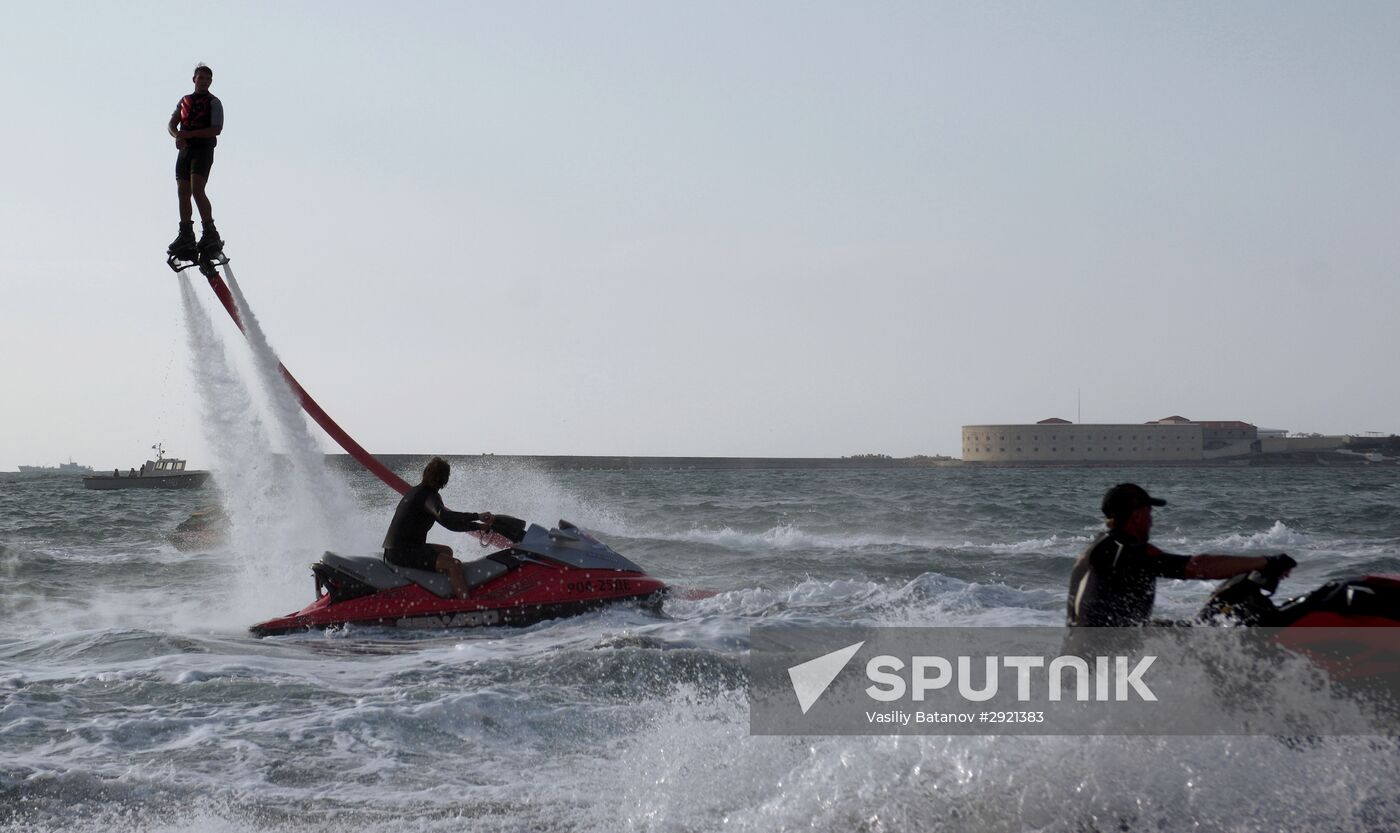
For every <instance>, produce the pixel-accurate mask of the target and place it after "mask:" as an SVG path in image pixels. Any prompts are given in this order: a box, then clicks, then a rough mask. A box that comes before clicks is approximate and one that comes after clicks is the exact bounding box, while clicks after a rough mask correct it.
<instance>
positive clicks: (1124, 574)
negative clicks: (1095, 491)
mask: <svg viewBox="0 0 1400 833" xmlns="http://www.w3.org/2000/svg"><path fill="white" fill-rule="evenodd" d="M1190 560H1191V557H1190V556H1187V555H1172V554H1170V553H1165V552H1162V551H1161V550H1159V549H1157V548H1156V547H1154V546H1152V545H1151V544H1148V543H1146V542H1144V541H1139V540H1137V539H1135V538H1133V537H1132V536H1129V535H1127V534H1125V533H1122V532H1119V531H1117V530H1109V531H1108V532H1105V533H1104V534H1102V535H1100V536H1099V537H1098V538H1097V539H1095V540H1094V543H1092V544H1090V545H1089V548H1088V549H1087V550H1085V551H1084V554H1083V555H1081V556H1079V560H1078V561H1076V562H1074V569H1073V570H1072V571H1071V572H1070V575H1069V600H1068V605H1067V609H1066V613H1065V624H1067V625H1071V626H1075V625H1077V626H1081V627H1091V628H1115V627H1129V626H1133V625H1145V624H1147V623H1148V622H1149V621H1151V619H1152V602H1153V601H1154V600H1155V599H1156V598H1157V579H1159V578H1186V564H1187V562H1189V561H1190Z"/></svg>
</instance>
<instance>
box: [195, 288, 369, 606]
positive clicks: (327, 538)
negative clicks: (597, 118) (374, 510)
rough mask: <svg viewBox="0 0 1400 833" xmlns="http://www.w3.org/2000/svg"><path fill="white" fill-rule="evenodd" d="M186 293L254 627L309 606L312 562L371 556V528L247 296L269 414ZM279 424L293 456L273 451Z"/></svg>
mask: <svg viewBox="0 0 1400 833" xmlns="http://www.w3.org/2000/svg"><path fill="white" fill-rule="evenodd" d="M230 284H232V279H231V278H230ZM233 286H235V287H236V284H233ZM235 292H236V290H235ZM180 293H181V302H182V305H183V309H184V317H185V325H186V331H187V339H188V343H189V348H190V352H191V354H192V356H193V370H194V374H195V381H196V388H197V390H198V391H199V394H200V402H201V410H202V416H203V425H204V430H205V439H206V441H207V442H208V443H209V447H210V448H211V449H212V451H213V454H214V458H215V464H216V471H215V482H216V483H217V485H218V487H219V490H220V492H221V494H222V496H223V501H224V508H225V511H226V512H227V514H228V517H229V521H230V546H231V549H232V554H233V555H234V556H235V557H234V558H233V559H231V565H232V566H233V568H234V569H235V571H236V573H237V580H236V581H235V582H234V585H233V587H232V588H231V592H230V593H229V597H228V603H229V604H230V605H231V606H232V609H231V610H230V611H229V615H230V616H235V617H237V618H238V619H239V620H242V621H244V622H245V623H246V621H248V620H250V617H253V616H256V615H259V614H262V613H268V614H272V613H280V612H285V611H286V610H290V609H295V608H296V607H300V606H301V605H302V604H303V603H304V602H305V601H306V599H305V595H306V594H305V585H306V573H305V568H306V564H307V562H309V561H311V560H312V559H314V558H315V557H316V556H318V555H319V554H320V553H321V552H323V551H325V550H326V549H334V548H342V549H350V550H353V549H356V548H358V549H365V548H366V545H365V544H364V543H363V538H364V534H363V533H361V534H359V535H358V536H357V533H356V530H360V529H362V528H365V527H366V523H365V519H363V518H361V517H360V513H359V512H358V511H357V510H356V509H355V507H354V503H353V501H352V500H351V498H350V497H349V495H348V493H347V491H346V489H345V487H344V486H343V484H340V483H339V482H337V481H336V480H335V479H334V478H333V477H332V476H331V474H330V473H329V472H328V471H327V470H326V468H325V464H324V462H323V458H322V456H321V454H320V451H319V449H317V448H316V444H315V440H314V439H313V438H312V437H311V436H310V434H309V432H308V431H307V429H306V425H305V422H304V421H303V420H302V418H301V415H300V413H299V412H297V411H296V410H295V408H296V403H295V402H293V401H292V400H291V395H290V393H289V392H288V391H287V390H286V386H285V385H284V384H283V383H282V380H281V377H280V376H278V375H277V373H276V367H277V358H276V356H275V355H274V354H272V352H271V348H270V347H268V346H267V342H266V339H265V338H263V337H262V335H261V330H259V329H257V325H256V319H254V318H253V316H252V314H251V313H250V312H248V311H247V308H246V304H245V303H244V302H243V300H242V296H241V295H236V296H235V297H236V298H238V300H239V304H240V307H241V310H242V313H241V314H242V315H243V320H244V322H245V323H246V324H247V325H248V326H249V332H250V334H251V333H253V332H256V333H258V337H259V341H258V342H257V344H258V345H259V346H258V347H257V348H256V349H255V362H254V363H255V365H256V366H257V367H258V368H259V376H260V381H261V382H262V384H263V386H264V387H265V388H266V394H267V400H268V402H269V403H271V404H270V406H269V407H268V408H267V409H266V413H261V414H260V412H259V408H258V407H257V406H256V405H255V403H254V400H253V397H252V396H251V392H250V390H249V386H248V384H247V383H246V382H245V381H244V380H243V379H242V378H241V377H240V375H239V374H238V372H237V370H236V369H235V367H234V365H233V363H232V362H231V361H230V358H229V356H228V353H227V352H226V350H225V348H224V345H223V344H222V343H221V341H220V339H219V337H218V334H217V333H216V331H215V329H214V326H213V322H212V321H211V320H210V318H209V316H208V314H207V313H206V312H205V310H204V308H203V307H202V306H201V305H200V303H199V301H198V299H197V298H196V297H195V291H194V288H193V287H192V286H191V285H190V283H189V282H188V281H187V280H181V282H180ZM269 361H270V363H271V368H272V371H271V375H270V376H269V373H268V372H267V371H266V368H267V365H268V363H269ZM273 382H275V384H273ZM269 418H270V422H271V424H272V426H273V427H275V428H276V429H277V431H278V433H279V434H280V436H281V437H282V438H283V441H284V443H285V445H286V446H287V448H288V449H289V450H290V451H289V453H288V454H285V455H277V454H274V453H273V450H272V448H273V444H272V441H271V436H270V432H269V430H268V428H267V425H268V422H269ZM347 520H348V521H349V522H348V523H346V521H347ZM356 537H358V538H360V539H361V540H360V542H359V543H358V544H357V543H356V542H355V538H356Z"/></svg>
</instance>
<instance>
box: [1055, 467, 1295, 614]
mask: <svg viewBox="0 0 1400 833" xmlns="http://www.w3.org/2000/svg"><path fill="white" fill-rule="evenodd" d="M1166 505H1167V502H1166V501H1165V500H1162V499H1161V498H1155V497H1152V496H1150V495H1148V494H1147V492H1146V491H1145V490H1144V489H1143V488H1142V487H1141V486H1138V485H1136V484H1134V483H1120V484H1118V485H1117V486H1114V487H1113V488H1112V489H1109V490H1108V492H1107V493H1106V494H1105V495H1104V496H1103V514H1104V518H1105V523H1106V524H1107V526H1108V531H1107V532H1104V533H1103V534H1102V535H1100V536H1099V537H1098V538H1096V539H1094V543H1092V544H1090V545H1089V548H1088V549H1087V550H1085V551H1084V554H1083V555H1081V556H1080V557H1079V560H1078V561H1076V562H1074V569H1073V570H1072V571H1071V572H1070V577H1069V600H1068V601H1069V604H1068V610H1067V613H1066V617H1065V621H1066V624H1068V625H1071V626H1081V627H1125V626H1132V625H1145V624H1147V623H1148V622H1149V620H1150V619H1151V617H1152V602H1153V600H1154V599H1155V598H1156V596H1157V579H1159V578H1188V579H1205V580H1207V581H1210V580H1217V579H1226V578H1230V577H1231V576H1237V575H1239V574H1241V573H1248V572H1250V571H1252V570H1261V571H1264V572H1266V573H1269V574H1272V575H1277V576H1284V575H1287V574H1288V571H1289V570H1291V569H1292V568H1293V567H1294V566H1296V565H1297V563H1298V562H1296V561H1294V560H1293V559H1292V558H1289V557H1288V556H1286V555H1270V556H1267V557H1266V556H1249V555H1172V554H1170V553H1165V552H1162V551H1161V550H1159V549H1157V548H1156V547H1154V546H1152V545H1151V544H1149V543H1147V539H1148V536H1149V535H1150V534H1151V532H1152V507H1154V506H1166Z"/></svg>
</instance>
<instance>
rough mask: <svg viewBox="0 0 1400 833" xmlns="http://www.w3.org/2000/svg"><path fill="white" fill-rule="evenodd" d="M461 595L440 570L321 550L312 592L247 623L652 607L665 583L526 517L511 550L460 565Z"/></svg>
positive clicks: (568, 531)
mask: <svg viewBox="0 0 1400 833" xmlns="http://www.w3.org/2000/svg"><path fill="white" fill-rule="evenodd" d="M465 569H466V576H467V582H468V586H469V587H470V593H469V597H468V598H466V599H455V598H452V593H451V584H450V582H449V581H448V579H447V577H446V576H444V575H441V574H439V573H436V572H428V571H424V570H414V569H408V568H404V567H399V566H395V565H392V564H388V563H386V562H385V561H383V559H382V558H376V557H345V556H339V555H336V554H335V553H329V552H328V553H326V554H325V555H324V556H323V557H322V559H321V561H319V562H318V563H316V564H313V565H312V573H313V574H314V575H315V577H316V600H315V601H314V602H312V603H311V604H309V605H307V606H306V607H304V608H302V609H301V610H299V611H296V612H295V613H289V614H287V615H286V616H280V617H277V618H275V619H269V620H268V621H266V622H260V623H258V624H256V625H253V626H252V627H251V628H250V630H251V631H252V632H253V633H254V634H255V635H257V636H274V635H277V634H284V633H293V632H297V631H307V630H316V629H324V628H331V627H340V626H344V625H359V626H373V627H398V628H475V627H486V626H493V625H505V626H525V625H530V624H534V623H535V622H540V621H543V620H546V619H557V618H560V617H564V616H574V615H577V614H580V613H585V612H587V611H590V610H595V609H597V608H600V607H604V606H606V605H613V604H636V605H641V606H646V607H659V605H660V604H661V602H662V600H663V599H664V598H665V597H666V595H667V593H668V592H669V588H668V587H667V585H666V584H665V583H664V582H662V581H660V580H658V579H655V578H653V577H651V576H649V575H647V574H646V573H644V572H642V571H641V569H640V568H639V567H637V566H636V565H635V564H633V563H632V562H630V561H628V560H627V559H625V558H623V557H622V556H621V555H618V554H617V553H616V552H614V551H613V550H612V549H610V548H608V547H607V546H606V545H604V544H602V543H601V542H599V541H598V540H597V539H595V538H593V537H592V536H590V535H588V534H587V533H586V532H584V531H583V530H580V529H578V528H576V527H573V526H571V525H570V526H566V527H564V528H563V529H554V530H549V531H547V532H546V531H545V530H544V529H542V528H540V527H537V526H531V528H530V530H529V532H528V533H526V535H525V536H524V537H523V539H522V540H520V541H518V542H516V543H515V545H514V546H513V547H512V548H511V549H509V550H503V551H501V552H496V553H492V554H491V555H488V556H486V557H485V558H481V559H478V560H476V561H472V562H468V563H467V564H466V565H465Z"/></svg>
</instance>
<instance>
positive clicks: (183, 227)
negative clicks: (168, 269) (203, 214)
mask: <svg viewBox="0 0 1400 833" xmlns="http://www.w3.org/2000/svg"><path fill="white" fill-rule="evenodd" d="M197 251H198V244H196V243H195V241H194V221H193V220H185V221H184V222H182V223H180V233H179V234H178V235H176V236H175V239H174V240H173V241H172V242H171V243H170V245H169V246H168V247H166V249H165V254H166V255H167V256H169V257H172V258H174V259H176V260H190V261H192V260H194V259H195V255H196V253H197Z"/></svg>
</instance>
